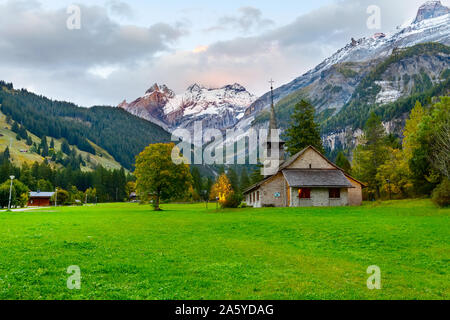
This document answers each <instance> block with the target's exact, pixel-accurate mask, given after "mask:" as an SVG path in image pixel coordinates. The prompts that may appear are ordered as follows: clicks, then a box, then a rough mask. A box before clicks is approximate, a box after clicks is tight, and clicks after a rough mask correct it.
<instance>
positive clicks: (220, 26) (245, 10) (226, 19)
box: [206, 7, 275, 32]
mask: <svg viewBox="0 0 450 320" xmlns="http://www.w3.org/2000/svg"><path fill="white" fill-rule="evenodd" d="M238 11H239V13H238V15H227V16H223V17H221V18H220V19H219V21H218V23H217V25H215V26H213V27H210V28H208V29H206V31H207V32H212V31H222V30H226V29H237V30H238V31H241V32H250V31H255V30H258V31H260V30H261V29H266V28H269V27H271V26H273V25H274V24H275V23H274V22H273V21H272V20H270V19H265V18H263V17H262V12H261V10H259V9H257V8H253V7H241V8H239V9H238Z"/></svg>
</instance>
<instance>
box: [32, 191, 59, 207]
mask: <svg viewBox="0 0 450 320" xmlns="http://www.w3.org/2000/svg"><path fill="white" fill-rule="evenodd" d="M54 194H55V193H54V192H41V191H36V192H33V191H32V192H30V195H29V198H28V206H29V207H48V206H50V199H51V198H52V197H53V195H54Z"/></svg>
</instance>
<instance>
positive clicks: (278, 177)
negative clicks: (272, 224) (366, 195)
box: [244, 100, 365, 208]
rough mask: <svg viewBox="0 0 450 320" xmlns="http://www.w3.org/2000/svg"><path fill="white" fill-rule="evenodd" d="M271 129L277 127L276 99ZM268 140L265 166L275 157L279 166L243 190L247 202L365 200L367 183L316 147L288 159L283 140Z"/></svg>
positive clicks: (308, 203)
mask: <svg viewBox="0 0 450 320" xmlns="http://www.w3.org/2000/svg"><path fill="white" fill-rule="evenodd" d="M269 129H270V130H276V129H277V124H276V118H275V110H274V105H273V100H272V105H271V113H270V124H269ZM270 130H269V131H270ZM269 135H270V134H269ZM267 141H268V142H266V144H265V148H266V150H265V154H266V157H265V161H264V166H265V167H266V166H268V167H272V168H273V166H271V162H272V161H276V163H277V164H278V165H277V166H276V168H278V170H275V171H276V173H274V174H273V175H270V176H266V177H265V178H264V180H262V181H261V182H259V183H257V184H255V185H253V186H251V187H249V188H248V189H246V190H245V191H244V197H245V201H246V203H247V205H249V206H252V207H255V208H261V207H328V206H330V207H332V206H359V205H361V204H362V199H363V197H362V189H363V188H364V187H365V185H364V183H362V182H360V181H358V180H356V179H355V178H353V177H351V176H350V175H349V174H348V173H346V172H344V170H342V169H341V168H339V167H338V166H336V165H335V164H334V163H332V162H331V161H330V160H328V159H327V158H326V157H325V156H324V155H323V154H321V153H320V152H319V151H318V150H317V149H316V148H314V147H312V146H309V147H307V148H305V149H303V150H302V151H300V152H299V153H297V154H295V155H294V156H292V157H291V158H290V159H287V160H285V159H284V154H285V150H284V142H283V141H279V142H278V141H277V143H271V142H270V141H271V138H268V139H267ZM273 148H278V152H273V150H272V149H273ZM272 157H278V158H277V159H272Z"/></svg>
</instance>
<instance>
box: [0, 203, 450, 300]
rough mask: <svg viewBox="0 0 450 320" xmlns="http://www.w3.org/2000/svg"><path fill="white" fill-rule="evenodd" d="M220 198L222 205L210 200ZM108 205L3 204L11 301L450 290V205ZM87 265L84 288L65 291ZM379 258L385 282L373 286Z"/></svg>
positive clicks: (441, 293)
mask: <svg viewBox="0 0 450 320" xmlns="http://www.w3.org/2000/svg"><path fill="white" fill-rule="evenodd" d="M210 207H214V205H210ZM164 209H166V211H164V212H162V213H153V212H151V211H149V210H150V208H149V207H148V206H139V205H137V204H136V205H133V204H109V205H99V206H96V207H95V206H94V207H85V208H58V209H56V210H55V209H54V208H51V209H43V210H41V211H34V212H31V211H30V212H21V213H0V257H2V258H1V260H0V299H12V298H19V299H88V298H89V299H449V298H450V290H449V284H450V277H449V267H448V266H449V265H448V263H449V259H450V250H449V249H450V225H449V214H450V210H449V209H437V208H436V207H434V206H433V205H432V204H431V203H430V202H429V201H428V200H417V201H411V200H408V201H399V202H388V203H384V204H366V205H365V206H364V207H357V208H307V209H286V208H280V209H273V208H267V209H259V210H257V209H240V210H230V211H220V212H218V213H217V212H215V211H214V210H210V211H206V210H205V209H204V206H203V205H165V206H164ZM70 265H79V266H80V268H81V273H82V288H81V290H80V291H76V290H75V291H70V290H68V289H67V288H66V280H67V277H68V276H69V275H67V274H66V269H67V267H68V266H70ZM370 265H378V266H379V267H380V268H381V272H382V285H383V288H382V290H375V291H370V290H368V289H367V287H366V280H367V278H368V275H367V274H366V269H367V267H368V266H370Z"/></svg>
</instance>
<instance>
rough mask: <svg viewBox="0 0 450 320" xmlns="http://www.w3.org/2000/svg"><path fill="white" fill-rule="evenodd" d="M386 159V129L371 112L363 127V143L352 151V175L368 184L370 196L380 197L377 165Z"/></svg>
mask: <svg viewBox="0 0 450 320" xmlns="http://www.w3.org/2000/svg"><path fill="white" fill-rule="evenodd" d="M387 159H388V146H386V130H385V129H384V127H383V124H382V123H381V119H380V118H379V117H378V116H377V115H376V114H375V113H372V114H371V115H370V117H369V119H368V120H367V122H366V125H365V127H364V136H363V143H362V144H361V145H359V146H358V147H357V148H356V149H355V152H354V159H353V170H352V172H353V173H354V175H355V176H356V177H357V178H359V179H360V180H362V181H364V182H366V183H367V184H368V189H369V193H371V195H372V198H373V197H374V196H376V197H378V198H379V197H380V195H381V194H380V190H381V182H380V181H379V180H378V179H377V172H378V169H379V167H380V166H381V165H382V164H384V163H385V162H386V160H387Z"/></svg>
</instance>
